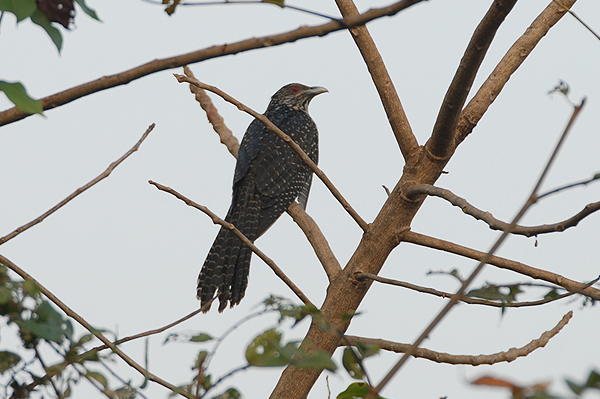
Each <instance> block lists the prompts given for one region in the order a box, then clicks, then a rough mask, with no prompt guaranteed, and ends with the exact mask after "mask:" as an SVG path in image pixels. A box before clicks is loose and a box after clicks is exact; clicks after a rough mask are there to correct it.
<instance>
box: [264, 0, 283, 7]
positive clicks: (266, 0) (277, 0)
mask: <svg viewBox="0 0 600 399" xmlns="http://www.w3.org/2000/svg"><path fill="white" fill-rule="evenodd" d="M262 2H263V3H271V4H275V5H278V6H279V7H281V8H284V7H285V4H284V3H283V2H284V0H262Z"/></svg>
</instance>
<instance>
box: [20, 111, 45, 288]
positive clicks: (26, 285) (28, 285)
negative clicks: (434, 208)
mask: <svg viewBox="0 0 600 399" xmlns="http://www.w3.org/2000/svg"><path fill="white" fill-rule="evenodd" d="M38 102H39V103H40V107H41V101H38ZM22 286H23V291H24V292H25V293H26V294H27V295H29V296H30V297H33V298H36V297H37V296H38V295H39V294H40V293H41V292H42V290H41V289H40V286H39V285H38V284H37V283H36V282H35V281H32V280H25V281H23V283H22Z"/></svg>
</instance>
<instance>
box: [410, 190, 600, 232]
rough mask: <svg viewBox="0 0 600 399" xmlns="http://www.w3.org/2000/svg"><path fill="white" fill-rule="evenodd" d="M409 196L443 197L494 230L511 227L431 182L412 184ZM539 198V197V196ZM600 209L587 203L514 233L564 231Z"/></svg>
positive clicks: (598, 203)
mask: <svg viewBox="0 0 600 399" xmlns="http://www.w3.org/2000/svg"><path fill="white" fill-rule="evenodd" d="M405 193H406V196H407V197H408V198H413V197H414V196H417V195H429V196H434V197H439V198H443V199H445V200H446V201H448V202H449V203H451V204H452V205H454V206H456V207H459V208H460V209H461V210H462V211H463V212H464V213H466V214H467V215H471V216H473V217H474V218H475V219H477V220H481V221H483V222H485V223H487V225H488V226H489V227H490V229H492V230H500V231H505V230H507V229H508V228H509V227H510V224H508V223H506V222H503V221H501V220H498V219H496V218H495V217H494V216H493V215H492V214H491V213H490V212H484V211H482V210H480V209H478V208H475V207H474V206H473V205H471V204H470V203H469V202H468V201H467V200H465V199H464V198H461V197H459V196H457V195H456V194H454V193H453V192H451V191H450V190H445V189H443V188H439V187H435V186H432V185H430V184H415V185H414V186H410V187H408V188H407V189H406V191H405ZM538 198H539V197H538ZM597 210H600V201H599V202H594V203H591V204H587V205H586V206H585V207H584V208H583V210H582V211H581V212H579V213H577V214H576V215H574V216H572V217H570V218H569V219H567V220H564V221H562V222H558V223H553V224H544V225H540V226H520V225H516V226H514V227H512V228H511V231H510V232H511V233H512V234H519V235H524V236H526V237H532V236H537V235H539V234H546V233H554V232H562V231H565V230H566V229H568V228H570V227H575V226H577V224H578V223H579V222H580V221H581V220H582V219H583V218H585V217H586V216H589V215H591V214H592V213H594V212H596V211H597Z"/></svg>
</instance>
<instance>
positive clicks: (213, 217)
mask: <svg viewBox="0 0 600 399" xmlns="http://www.w3.org/2000/svg"><path fill="white" fill-rule="evenodd" d="M148 183H150V184H152V185H153V186H154V187H156V188H157V189H159V190H161V191H164V192H166V193H169V194H171V195H173V196H175V197H176V198H178V199H180V200H182V201H183V202H185V204H186V205H188V206H191V207H192V208H196V209H198V210H199V211H202V212H203V213H205V214H206V215H207V216H208V217H210V218H211V220H212V221H213V223H214V224H218V225H221V226H223V227H225V228H226V229H229V230H231V231H232V232H233V234H235V235H236V236H237V237H238V238H239V239H240V240H241V241H242V242H243V243H244V245H245V246H247V247H248V248H250V249H251V250H252V252H254V253H255V254H257V255H258V256H259V257H260V258H261V259H262V260H263V261H264V262H265V263H266V264H267V265H268V266H269V267H270V268H271V270H273V272H274V273H275V274H276V275H277V277H279V278H280V279H281V280H282V281H283V282H284V283H285V284H286V285H287V286H288V287H289V288H290V289H291V290H292V291H293V292H294V294H296V296H297V297H298V298H299V299H300V300H301V301H302V302H304V304H306V305H312V306H314V305H313V303H312V302H311V301H310V300H309V299H308V297H307V296H306V295H304V293H303V292H302V291H301V290H300V288H298V287H297V286H296V284H294V282H293V281H292V280H290V279H289V277H288V276H286V275H285V273H284V272H283V270H281V269H280V268H279V266H277V265H276V264H275V262H273V260H272V259H271V258H269V257H268V256H267V255H266V254H265V253H264V252H262V251H261V250H260V249H258V248H257V247H256V246H255V245H254V244H253V243H252V241H250V240H249V239H248V238H247V237H246V236H245V235H244V234H242V232H241V231H239V230H238V229H237V228H236V227H235V226H234V225H233V224H231V223H229V222H226V221H224V220H223V219H221V218H220V217H218V216H217V215H216V214H215V213H213V212H212V211H211V210H210V209H208V208H207V207H205V206H203V205H200V204H198V203H196V202H194V201H192V200H191V199H189V198H187V197H185V196H184V195H182V194H180V193H178V192H177V191H175V190H173V189H172V188H170V187H166V186H163V185H162V184H159V183H156V182H153V181H152V180H150V181H148Z"/></svg>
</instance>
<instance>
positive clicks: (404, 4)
mask: <svg viewBox="0 0 600 399" xmlns="http://www.w3.org/2000/svg"><path fill="white" fill-rule="evenodd" d="M419 1H422V0H401V1H398V2H396V3H394V4H392V5H390V6H387V7H382V8H374V9H371V10H369V11H367V12H365V13H363V14H360V15H357V16H355V17H348V18H344V19H340V20H336V21H331V22H328V23H325V24H322V25H316V26H302V27H300V28H298V29H294V30H292V31H289V32H285V33H281V34H278V35H270V36H263V37H257V38H252V39H246V40H242V41H239V42H235V43H230V44H222V45H218V46H212V47H208V48H205V49H202V50H198V51H193V52H191V53H186V54H182V55H178V56H175V57H169V58H163V59H157V60H153V61H150V62H148V63H146V64H143V65H140V66H138V67H135V68H132V69H129V70H127V71H124V72H121V73H118V74H115V75H109V76H103V77H101V78H100V79H96V80H93V81H91V82H88V83H84V84H82V85H79V86H75V87H73V88H70V89H67V90H65V91H62V92H60V93H56V94H53V95H51V96H48V97H45V98H43V99H42V105H43V108H44V110H49V109H52V108H56V107H59V106H61V105H64V104H67V103H70V102H71V101H73V100H76V99H78V98H81V97H84V96H87V95H89V94H92V93H96V92H99V91H102V90H106V89H110V88H112V87H116V86H121V85H124V84H127V83H129V82H131V81H133V80H136V79H139V78H141V77H144V76H147V75H150V74H153V73H156V72H160V71H164V70H167V69H172V68H177V67H181V66H184V65H189V64H194V63H196V62H201V61H205V60H208V59H211V58H216V57H223V56H225V55H229V54H238V53H241V52H244V51H249V50H255V49H259V48H264V47H271V46H278V45H281V44H284V43H291V42H295V41H296V40H300V39H306V38H309V37H316V36H326V35H328V34H329V33H331V32H335V31H339V30H343V29H348V28H352V27H355V26H360V25H364V24H366V23H368V22H370V21H373V20H375V19H378V18H381V17H385V16H393V15H395V14H397V13H399V12H400V11H402V10H404V9H406V8H408V7H410V6H411V5H413V4H415V3H417V2H419ZM28 116H30V114H27V113H25V112H23V111H21V110H19V109H18V108H16V107H13V108H10V109H8V110H6V111H3V112H0V126H4V125H6V124H9V123H12V122H16V121H18V120H21V119H24V118H26V117H28Z"/></svg>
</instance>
